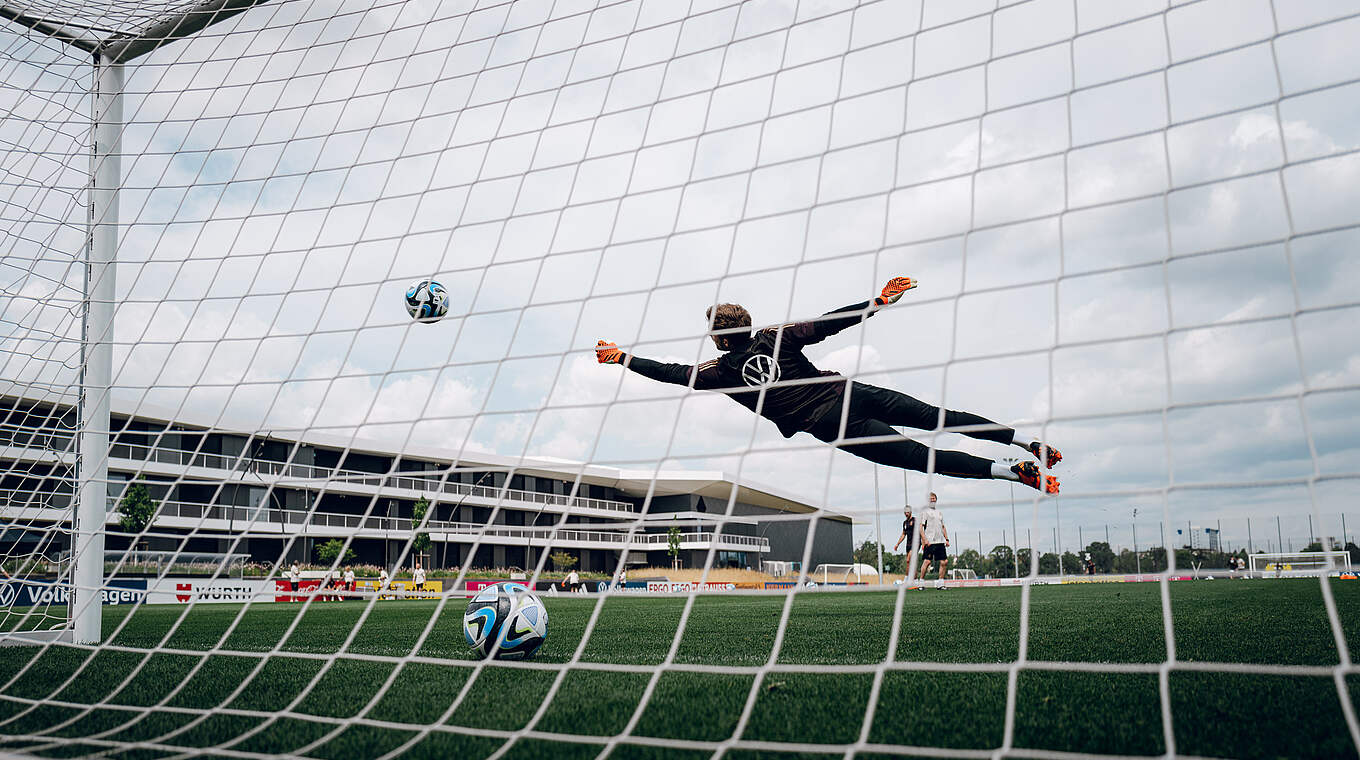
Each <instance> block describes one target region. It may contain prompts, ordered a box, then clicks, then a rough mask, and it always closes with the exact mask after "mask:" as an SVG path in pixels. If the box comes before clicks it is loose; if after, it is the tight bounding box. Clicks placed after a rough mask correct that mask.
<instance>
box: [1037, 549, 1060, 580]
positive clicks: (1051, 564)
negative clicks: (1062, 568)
mask: <svg viewBox="0 0 1360 760" xmlns="http://www.w3.org/2000/svg"><path fill="white" fill-rule="evenodd" d="M1039 574H1040V575H1057V574H1058V555H1056V554H1054V553H1053V552H1044V553H1043V554H1040V555H1039Z"/></svg>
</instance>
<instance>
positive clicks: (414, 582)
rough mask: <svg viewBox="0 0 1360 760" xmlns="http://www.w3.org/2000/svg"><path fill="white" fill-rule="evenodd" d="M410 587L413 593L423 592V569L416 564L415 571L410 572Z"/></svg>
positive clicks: (418, 563)
mask: <svg viewBox="0 0 1360 760" xmlns="http://www.w3.org/2000/svg"><path fill="white" fill-rule="evenodd" d="M411 586H412V588H413V589H414V590H415V591H424V590H425V568H423V567H421V566H420V562H416V569H415V570H412V571H411Z"/></svg>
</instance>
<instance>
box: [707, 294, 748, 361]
mask: <svg viewBox="0 0 1360 760" xmlns="http://www.w3.org/2000/svg"><path fill="white" fill-rule="evenodd" d="M704 316H705V317H707V318H708V321H709V322H710V323H711V324H712V325H713V326H712V328H711V329H710V330H709V333H708V334H709V336H710V337H711V338H713V344H714V345H715V346H717V347H718V350H719V351H731V350H732V349H734V348H737V347H739V346H742V345H744V344H746V343H747V342H748V341H750V340H751V312H749V311H747V310H746V308H745V307H744V306H742V305H741V304H735V303H720V304H718V305H717V306H710V307H708V309H707V310H705V311H704Z"/></svg>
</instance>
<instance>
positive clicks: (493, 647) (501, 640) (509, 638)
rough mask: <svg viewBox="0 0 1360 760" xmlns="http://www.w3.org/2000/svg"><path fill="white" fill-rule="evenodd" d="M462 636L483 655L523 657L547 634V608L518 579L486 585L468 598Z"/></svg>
mask: <svg viewBox="0 0 1360 760" xmlns="http://www.w3.org/2000/svg"><path fill="white" fill-rule="evenodd" d="M463 636H464V638H466V639H467V643H468V646H470V647H472V648H473V649H474V650H476V651H477V653H478V654H480V655H481V656H483V657H486V656H487V655H494V656H495V657H496V659H500V660H527V659H529V658H530V657H533V656H534V653H535V652H537V651H538V648H539V647H540V646H543V642H544V641H545V640H546V639H547V638H548V608H546V607H544V606H543V600H541V599H539V598H538V596H536V595H535V594H534V593H532V592H531V591H529V589H528V587H527V586H525V585H524V584H522V583H497V584H495V585H492V586H487V587H486V588H484V589H482V590H481V591H478V592H477V595H476V596H474V597H472V599H470V600H469V601H468V606H467V610H466V611H464V612H463Z"/></svg>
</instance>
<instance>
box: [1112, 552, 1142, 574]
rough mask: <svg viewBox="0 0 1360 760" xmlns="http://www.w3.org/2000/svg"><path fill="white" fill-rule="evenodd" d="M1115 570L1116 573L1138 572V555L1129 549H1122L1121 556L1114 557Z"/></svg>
mask: <svg viewBox="0 0 1360 760" xmlns="http://www.w3.org/2000/svg"><path fill="white" fill-rule="evenodd" d="M1114 571H1115V572H1116V573H1136V572H1138V556H1137V555H1135V554H1134V553H1133V552H1132V551H1129V550H1128V549H1121V550H1120V551H1119V556H1117V557H1115V558H1114Z"/></svg>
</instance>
